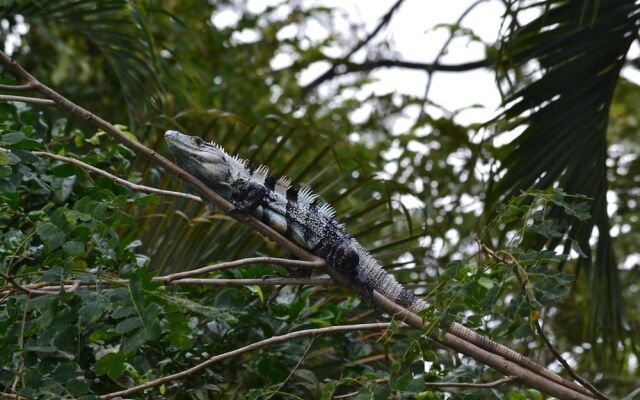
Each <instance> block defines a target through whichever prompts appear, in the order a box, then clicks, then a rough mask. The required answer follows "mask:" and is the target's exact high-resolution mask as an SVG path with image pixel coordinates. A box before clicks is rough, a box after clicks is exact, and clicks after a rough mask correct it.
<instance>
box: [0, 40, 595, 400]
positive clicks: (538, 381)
mask: <svg viewBox="0 0 640 400" xmlns="http://www.w3.org/2000/svg"><path fill="white" fill-rule="evenodd" d="M0 63H2V64H4V65H6V66H7V67H8V68H9V69H10V70H11V71H12V72H13V73H14V74H15V75H16V77H18V78H19V79H21V80H22V81H23V82H24V83H31V84H33V86H34V89H35V90H37V91H38V92H40V93H41V94H43V95H45V96H46V97H48V98H50V99H52V100H53V101H54V102H55V103H56V104H57V105H58V106H59V107H60V108H61V109H63V110H67V111H69V112H70V113H72V114H74V115H76V116H79V117H81V118H83V119H85V120H87V121H88V122H90V123H93V124H94V125H96V126H98V127H99V128H101V129H102V130H104V131H105V132H106V133H108V134H109V135H111V136H113V137H114V138H115V139H117V140H118V141H120V142H121V143H123V144H124V145H126V146H128V147H129V148H131V149H132V150H134V151H135V152H137V153H138V154H140V155H143V156H145V157H148V158H149V159H150V160H152V161H153V162H155V163H156V164H158V165H159V166H160V167H162V168H164V169H165V170H166V171H167V172H169V173H172V174H173V175H175V176H176V177H177V178H180V179H182V180H183V181H185V182H186V183H188V184H189V185H191V186H192V187H193V188H194V189H196V190H197V191H198V192H199V193H200V194H201V195H202V197H203V198H205V199H207V201H211V202H212V203H213V204H215V205H216V206H217V207H219V208H220V209H221V210H223V211H225V212H227V213H229V212H230V211H231V210H232V209H233V206H232V205H231V204H230V203H229V202H228V201H227V200H225V199H224V198H222V197H221V196H220V195H218V194H217V193H216V192H214V191H213V190H212V189H210V188H209V187H207V186H206V185H205V184H203V183H202V182H201V181H199V180H198V179H197V178H195V177H194V176H192V175H190V174H189V173H187V172H186V171H184V170H183V169H181V168H180V167H178V166H177V165H175V164H173V163H172V162H170V161H169V160H167V159H166V158H164V157H162V156H161V155H159V154H158V153H156V152H155V151H153V150H151V149H149V148H147V147H146V146H145V145H143V144H142V143H140V142H138V141H135V140H132V139H131V138H129V137H128V136H126V135H125V134H124V133H123V132H121V131H120V130H119V129H117V128H116V127H115V126H113V124H111V123H110V122H108V121H105V120H104V119H102V118H100V117H98V116H97V115H95V114H93V113H91V112H90V111H88V110H86V109H84V108H82V107H80V106H78V105H77V104H75V103H73V102H71V101H69V100H68V99H66V98H65V97H64V96H62V95H60V94H59V93H57V92H56V91H54V90H52V89H51V88H49V87H48V86H46V85H44V84H42V83H41V82H40V81H38V80H37V79H36V78H35V77H33V76H32V75H31V74H29V73H28V72H27V71H25V70H24V69H23V68H22V67H21V66H20V65H19V64H18V63H17V62H16V61H15V60H14V59H12V58H11V57H9V56H8V55H7V54H5V53H4V52H2V51H0ZM232 217H234V218H236V219H238V220H239V221H241V222H243V223H245V224H247V225H249V226H250V227H252V228H253V229H255V230H256V231H257V232H259V233H261V234H263V235H265V236H267V237H269V238H271V239H272V240H274V241H275V242H276V243H278V244H280V245H281V246H282V247H284V248H285V249H286V250H288V251H290V252H291V253H293V254H294V255H296V256H297V257H298V258H300V259H302V260H306V261H313V262H318V263H323V264H322V265H323V266H325V267H326V263H324V260H322V258H320V257H317V256H315V255H313V254H311V253H309V252H308V251H307V250H305V249H303V248H302V247H300V246H298V245H297V244H296V243H294V242H292V241H290V240H289V239H287V238H286V237H285V236H283V235H281V234H280V233H279V232H277V231H275V230H274V229H272V228H271V227H269V226H267V225H265V224H264V223H262V222H261V221H259V220H258V219H256V218H255V217H253V216H251V215H248V214H238V213H233V215H232ZM326 272H327V273H329V275H331V276H332V277H333V278H334V279H335V280H336V281H337V282H338V283H339V284H341V285H343V286H346V287H351V289H352V290H353V291H354V292H356V293H357V294H359V295H360V296H362V297H363V298H373V301H374V304H375V305H376V306H377V308H378V309H380V310H383V311H385V312H387V313H389V314H390V315H393V316H395V317H396V318H400V319H402V320H403V321H405V322H406V323H408V324H409V325H411V326H413V327H415V328H422V327H423V324H422V318H421V317H419V316H418V315H416V314H414V313H412V312H410V311H408V310H406V309H404V308H402V307H401V306H399V305H398V304H396V303H395V302H393V301H391V300H389V299H387V298H386V297H384V296H383V295H381V294H380V293H379V292H377V291H373V293H370V292H368V291H367V290H366V289H365V288H364V287H360V286H358V285H355V286H354V285H353V284H352V282H351V280H350V279H349V278H348V277H347V276H345V275H343V274H341V273H340V272H338V271H337V270H335V269H333V268H329V267H327V268H326ZM461 329H462V331H465V330H466V331H465V332H467V331H468V332H469V333H471V334H475V332H473V331H471V330H470V329H467V328H464V327H462V328H460V329H458V333H459V331H460V330H461ZM449 330H451V327H450V328H449ZM471 334H470V335H469V337H470V338H472V340H476V341H477V343H473V342H470V341H467V340H465V339H463V338H461V337H459V336H456V335H453V334H451V333H445V334H444V335H440V337H438V336H437V335H436V334H433V336H432V339H433V340H435V341H436V342H438V343H440V344H442V345H443V346H445V347H449V348H450V349H452V350H455V351H458V352H460V353H464V354H467V355H469V356H471V357H473V358H475V359H476V360H478V361H479V362H481V363H483V364H485V365H488V366H490V367H492V368H494V369H496V370H497V371H500V372H501V373H503V374H504V375H506V376H511V375H513V376H516V377H518V379H519V380H521V381H522V382H523V383H524V384H526V385H528V386H531V387H533V388H536V389H539V390H541V391H543V392H545V393H547V394H550V395H554V396H556V397H559V398H563V399H579V400H585V399H589V398H590V396H589V395H584V394H583V393H582V392H581V391H580V390H581V389H584V388H582V387H581V386H580V385H575V386H577V387H578V388H579V389H576V388H574V387H572V386H570V385H568V384H567V383H565V382H563V381H566V380H564V379H563V378H562V377H560V376H558V375H557V374H554V373H553V372H551V371H549V370H547V369H546V368H544V367H542V366H540V365H538V364H536V363H534V362H533V361H531V360H529V363H528V364H527V363H525V365H526V367H522V366H520V365H518V364H517V362H516V361H513V363H512V362H510V361H508V360H511V358H514V356H513V354H516V355H518V356H519V357H520V358H522V359H526V358H525V357H524V356H522V355H519V354H518V353H516V352H514V351H513V350H511V353H509V352H507V353H505V354H504V357H505V358H503V354H501V353H497V354H494V353H492V352H489V351H486V350H484V349H483V348H481V347H480V345H481V344H482V343H485V342H488V343H493V344H494V345H498V344H497V343H495V342H492V341H491V340H489V339H487V338H485V337H483V336H481V335H478V334H475V335H471ZM502 347H504V346H502ZM509 350H510V349H509ZM512 353H513V354H512ZM510 357H511V358H510ZM520 358H518V357H515V359H517V360H519V361H521V360H520ZM532 365H533V366H537V368H534V369H532ZM540 371H546V372H547V373H548V375H541V374H540ZM549 376H555V377H557V378H555V379H551V378H549ZM587 393H589V392H588V391H587Z"/></svg>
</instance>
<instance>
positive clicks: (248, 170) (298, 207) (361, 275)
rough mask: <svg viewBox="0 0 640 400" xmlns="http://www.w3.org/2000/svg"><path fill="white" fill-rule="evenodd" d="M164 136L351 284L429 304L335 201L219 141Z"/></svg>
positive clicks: (204, 177) (416, 305)
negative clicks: (385, 263)
mask: <svg viewBox="0 0 640 400" xmlns="http://www.w3.org/2000/svg"><path fill="white" fill-rule="evenodd" d="M165 139H166V141H167V144H168V146H169V150H171V152H172V153H173V155H174V156H175V158H176V161H177V162H178V165H180V167H182V168H183V169H184V170H185V171H187V172H188V173H190V174H191V175H193V176H195V177H196V178H198V179H199V180H201V181H202V182H203V183H204V184H206V185H207V186H209V187H210V188H211V189H213V190H214V191H215V192H216V193H218V194H219V195H221V196H222V197H223V198H225V199H226V200H228V201H229V202H231V203H232V204H233V205H234V207H235V209H236V210H237V211H239V212H246V213H250V214H252V215H253V216H255V217H256V218H258V219H260V220H262V222H264V223H265V224H267V225H269V226H270V227H272V228H273V229H275V230H277V231H278V232H280V233H281V234H283V235H285V236H286V237H287V238H289V239H291V240H293V241H294V242H295V243H297V244H298V245H300V246H302V247H304V248H305V249H307V250H309V251H310V252H312V253H313V254H315V255H317V256H319V257H321V258H323V259H324V260H325V261H326V262H327V264H328V265H329V266H330V267H331V268H335V269H336V270H337V271H339V272H341V273H342V274H344V275H346V276H347V277H348V278H349V279H350V281H351V283H352V284H354V285H361V286H362V287H364V288H365V289H366V290H367V291H368V292H369V293H372V291H373V290H376V291H378V292H380V293H381V294H382V295H383V296H385V297H386V298H388V299H390V300H392V301H394V302H396V303H397V304H399V305H401V306H403V307H405V308H406V309H408V310H410V311H413V312H419V311H421V310H423V309H425V308H426V307H427V306H428V304H427V303H426V302H425V301H423V300H421V299H419V298H417V297H416V296H415V295H414V294H413V293H412V292H410V291H409V290H407V289H405V288H404V287H402V285H400V284H399V283H398V281H397V280H396V279H395V277H394V276H393V275H391V274H389V273H388V272H386V271H385V270H384V269H383V268H382V266H381V265H380V263H378V261H377V260H376V259H375V258H373V257H372V256H371V254H369V253H368V252H367V251H366V250H365V249H364V247H363V246H362V245H361V244H360V243H358V241H357V240H356V239H354V238H353V237H351V235H349V233H348V232H347V231H346V230H345V226H344V224H343V223H341V222H340V221H339V220H338V219H337V218H336V216H335V211H334V209H333V207H331V206H330V205H329V204H327V203H325V202H323V201H322V200H320V198H319V197H318V195H317V194H315V193H314V192H313V191H311V189H309V188H307V187H301V188H300V187H296V186H294V185H292V184H291V181H290V180H289V179H288V178H287V177H280V178H278V177H276V176H273V175H271V174H270V173H269V169H268V168H267V167H266V166H258V167H253V166H251V165H250V164H249V163H248V162H247V161H246V160H243V159H241V158H239V157H238V156H231V155H229V154H227V153H226V152H225V151H224V149H223V148H222V147H221V146H218V145H216V144H210V143H207V142H205V141H204V140H202V139H201V138H199V137H197V136H189V135H184V134H182V133H180V132H177V131H167V132H166V133H165Z"/></svg>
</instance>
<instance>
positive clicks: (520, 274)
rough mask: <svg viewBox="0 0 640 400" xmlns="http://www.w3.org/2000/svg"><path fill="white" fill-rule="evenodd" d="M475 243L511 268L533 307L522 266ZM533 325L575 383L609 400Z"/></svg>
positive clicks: (535, 320)
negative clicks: (579, 373) (572, 366)
mask: <svg viewBox="0 0 640 400" xmlns="http://www.w3.org/2000/svg"><path fill="white" fill-rule="evenodd" d="M476 242H477V243H478V245H479V246H480V249H481V250H482V252H483V253H485V254H486V255H487V256H489V257H490V258H492V259H494V260H496V261H498V262H500V263H502V264H505V265H510V266H512V268H513V272H514V275H515V276H516V279H518V282H519V283H520V286H521V288H522V291H523V292H524V293H525V296H526V298H527V302H529V303H530V304H531V305H533V304H534V302H535V298H533V289H532V288H531V284H530V283H529V280H528V279H527V277H526V275H525V272H524V269H523V268H522V265H520V263H519V262H518V260H516V259H515V258H514V257H513V256H512V255H511V254H510V253H505V255H504V256H501V255H499V254H498V252H496V251H494V250H493V249H491V248H489V247H488V246H487V245H486V244H484V243H483V242H482V241H480V239H476ZM533 323H534V325H535V328H536V333H537V334H538V336H540V339H542V342H543V343H544V345H545V346H546V347H547V349H549V351H550V352H551V353H552V354H553V356H554V357H555V358H556V360H558V362H559V363H560V364H562V366H563V367H564V369H565V370H566V371H567V372H568V373H569V375H571V377H572V378H573V379H575V380H576V381H578V382H580V384H581V385H582V386H584V387H586V388H587V389H589V391H591V393H593V394H594V395H595V396H596V397H597V398H599V399H601V400H610V399H609V397H607V396H606V395H605V394H604V393H602V392H600V391H599V390H598V389H597V388H596V387H595V386H593V385H592V384H591V383H590V382H589V381H587V380H586V379H584V378H583V377H581V376H580V375H578V373H577V372H576V371H574V369H573V368H571V366H570V365H569V363H568V362H567V360H565V359H564V357H562V355H561V354H560V352H559V351H558V350H556V348H555V347H554V346H553V344H552V343H551V341H550V340H549V338H548V337H547V335H545V333H544V331H543V330H542V325H540V320H539V319H537V318H535V319H533Z"/></svg>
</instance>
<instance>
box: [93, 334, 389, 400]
mask: <svg viewBox="0 0 640 400" xmlns="http://www.w3.org/2000/svg"><path fill="white" fill-rule="evenodd" d="M389 325H390V324H388V323H375V324H360V325H339V326H329V327H326V328H316V329H305V330H302V331H297V332H291V333H287V334H285V335H279V336H273V337H271V338H269V339H265V340H261V341H259V342H255V343H251V344H250V345H248V346H244V347H241V348H239V349H236V350H233V351H230V352H227V353H223V354H219V355H216V356H213V357H210V358H208V359H207V360H206V361H204V362H202V363H200V364H198V365H195V366H193V367H191V368H189V369H186V370H184V371H181V372H178V373H175V374H172V375H167V376H163V377H162V378H158V379H154V380H152V381H150V382H147V383H144V384H142V385H138V386H135V387H132V388H130V389H126V390H121V391H119V392H114V393H108V394H104V395H102V396H100V398H101V399H113V398H114V397H127V396H129V395H131V394H133V393H136V392H139V391H141V390H145V389H148V388H151V387H155V386H159V385H162V384H163V383H165V382H169V381H173V380H177V379H182V378H184V377H186V376H189V375H192V374H194V373H196V372H198V371H200V370H202V369H204V368H207V367H208V366H210V365H213V364H215V363H217V362H220V361H222V360H226V359H227V358H231V357H235V356H237V355H240V354H243V353H247V352H250V351H254V350H257V349H260V348H263V347H267V346H271V345H274V344H278V343H284V342H288V341H291V340H295V339H297V338H301V337H305V336H318V335H328V334H332V333H341V332H352V331H357V330H380V329H387V328H388V327H389Z"/></svg>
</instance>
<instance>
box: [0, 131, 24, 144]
mask: <svg viewBox="0 0 640 400" xmlns="http://www.w3.org/2000/svg"><path fill="white" fill-rule="evenodd" d="M26 138H27V137H26V136H25V135H24V133H22V132H18V131H14V132H9V133H5V134H4V135H2V136H0V145H4V146H9V145H13V144H16V143H19V142H21V141H23V140H25V139H26Z"/></svg>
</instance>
